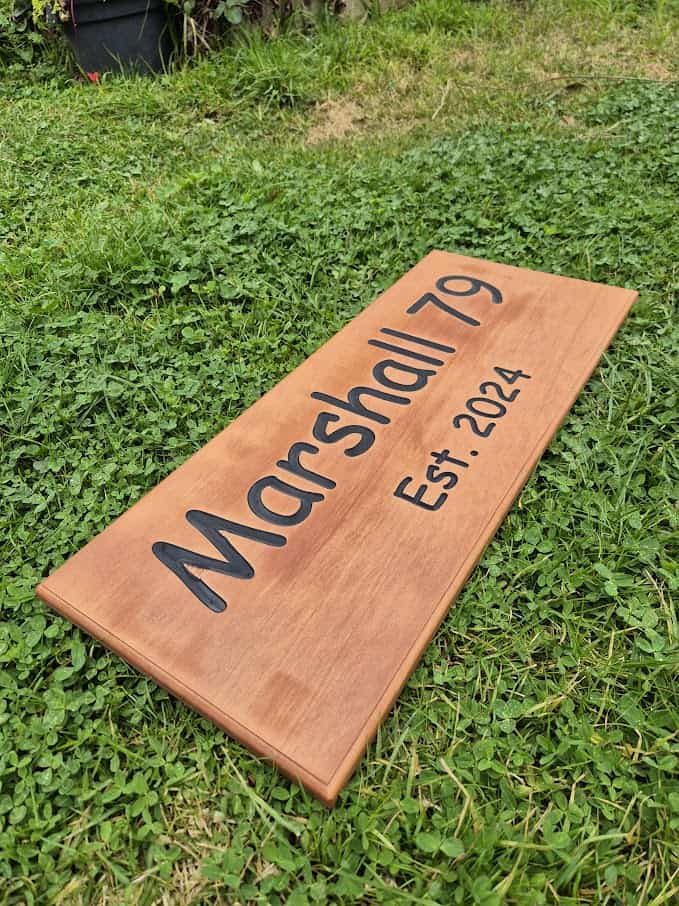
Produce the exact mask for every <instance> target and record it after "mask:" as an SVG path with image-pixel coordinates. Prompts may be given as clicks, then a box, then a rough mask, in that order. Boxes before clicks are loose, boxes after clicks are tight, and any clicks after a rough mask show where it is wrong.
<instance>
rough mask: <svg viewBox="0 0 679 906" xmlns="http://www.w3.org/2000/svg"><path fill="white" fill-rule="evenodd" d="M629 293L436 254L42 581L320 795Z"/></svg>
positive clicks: (348, 764)
mask: <svg viewBox="0 0 679 906" xmlns="http://www.w3.org/2000/svg"><path fill="white" fill-rule="evenodd" d="M479 281H484V282H483V283H479ZM437 282H438V285H437ZM428 294H430V295H428ZM635 297H636V293H634V292H632V291H630V290H624V289H617V288H612V287H606V286H601V285H596V284H592V283H586V282H583V281H578V280H571V279H567V278H564V277H557V276H552V275H548V274H542V273H536V272H532V271H527V270H522V269H518V268H514V267H510V266H506V265H499V264H492V263H489V262H486V261H479V260H476V259H472V258H465V257H461V256H457V255H452V254H448V253H446V252H432V253H431V254H429V255H428V256H427V257H426V258H425V259H424V260H423V261H421V262H420V263H419V264H418V265H417V266H416V267H415V268H413V270H411V271H410V272H409V273H407V274H406V275H405V276H404V277H402V278H401V280H399V281H398V282H397V283H396V284H395V285H394V286H393V287H392V288H391V289H389V290H387V292H385V293H384V294H383V295H382V296H381V297H380V298H379V299H378V300H377V301H376V302H374V303H373V304H372V305H370V306H369V307H368V308H367V309H366V310H365V311H364V312H363V313H362V314H360V315H359V316H358V317H357V318H355V319H354V320H353V321H352V322H351V323H350V324H349V325H347V327H345V328H344V329H343V330H342V331H340V333H338V334H337V335H336V336H335V337H333V339H331V340H330V341H329V342H328V343H327V344H326V345H325V346H323V347H322V348H321V349H320V350H319V351H318V352H316V353H315V354H314V355H312V356H311V357H310V358H309V359H308V360H307V361H305V362H304V363H303V364H302V365H301V366H300V367H299V368H297V369H296V370H295V371H294V372H293V373H292V374H290V375H289V376H288V377H287V378H285V380H283V381H281V383H280V384H278V385H277V386H276V387H275V388H274V389H273V390H271V391H270V392H269V393H267V394H266V395H265V396H264V397H263V398H262V399H261V400H259V401H258V402H257V403H256V404H255V405H253V406H251V407H250V408H249V409H248V410H247V411H245V412H244V413H243V414H242V415H241V416H240V417H239V418H238V419H237V420H236V421H235V422H233V423H232V424H231V425H230V426H229V427H228V428H226V429H225V430H224V431H222V432H221V433H219V434H218V435H217V436H216V437H215V438H214V439H213V440H212V441H211V442H210V443H208V444H207V445H206V446H205V447H204V448H203V449H201V450H200V451H199V452H198V453H196V454H195V455H194V456H193V457H192V458H191V459H190V460H188V461H187V462H186V463H185V464H184V465H183V466H181V467H180V468H178V469H177V470H176V471H175V472H173V473H172V474H171V475H169V476H168V477H167V478H166V479H165V480H164V481H163V482H161V484H159V485H158V486H157V487H156V488H154V489H153V490H152V491H151V492H150V493H148V494H147V495H146V496H145V497H144V498H142V499H141V500H140V501H139V502H138V503H137V504H136V505H135V506H133V507H132V508H131V509H130V510H129V511H128V512H127V513H125V514H124V515H123V516H121V517H120V518H119V519H118V520H117V521H116V522H114V523H113V524H112V525H111V526H110V527H109V528H107V529H106V530H105V531H104V532H102V534H100V535H99V536H98V537H96V538H95V539H94V540H93V541H91V542H90V544H88V545H87V546H86V547H85V548H83V549H82V550H81V551H80V552H79V553H77V554H75V556H73V557H72V558H71V559H70V560H68V561H67V562H66V563H65V564H64V565H63V566H62V567H60V568H59V569H58V570H57V571H56V572H55V573H54V574H53V575H51V576H50V577H49V578H48V579H47V580H46V581H44V582H43V583H42V584H41V585H40V586H39V588H38V594H39V595H40V597H41V598H43V599H44V600H45V601H46V602H47V603H48V604H50V605H51V606H52V607H54V608H55V609H56V610H57V611H59V612H60V613H61V614H63V615H64V616H66V617H68V618H69V619H71V620H72V621H73V622H74V623H77V624H78V625H79V626H81V627H82V628H83V629H85V630H86V631H87V632H89V633H91V634H92V635H93V636H95V637H96V638H98V639H100V640H101V641H102V642H104V643H105V644H106V645H108V646H109V647H110V648H112V649H113V650H114V651H116V652H118V654H120V655H121V656H122V657H124V658H125V659H126V660H127V661H129V662H130V663H132V664H133V665H134V666H136V667H137V668H139V669H140V670H142V671H144V672H145V673H147V674H149V675H150V676H152V677H153V678H154V679H155V680H156V681H157V682H158V683H159V684H161V685H162V686H164V687H166V688H167V689H169V690H170V691H171V692H173V693H174V694H175V695H177V696H178V697H180V698H181V699H183V700H184V701H185V702H186V703H187V704H189V705H190V706H192V707H193V708H195V709H196V710H198V711H199V712H201V713H202V714H204V715H205V716H207V717H209V718H211V719H212V720H213V721H214V722H215V723H216V724H217V725H219V726H220V727H222V728H223V729H224V730H226V731H227V733H229V734H230V735H231V736H232V737H234V738H236V739H238V740H240V741H241V742H242V743H244V744H245V745H246V746H248V747H250V748H251V749H253V750H254V751H255V752H257V753H259V754H260V755H262V756H264V757H265V758H267V759H270V760H271V761H272V762H274V763H275V764H276V765H277V766H278V767H279V768H280V769H281V770H282V771H283V772H284V773H285V774H286V775H288V776H289V777H292V778H294V779H297V780H299V781H301V782H302V783H303V784H305V785H306V786H307V787H308V789H310V790H311V791H312V792H313V793H314V794H315V795H316V796H318V797H319V798H320V799H321V800H322V801H323V802H325V803H326V804H332V803H333V802H334V801H335V799H336V797H337V795H338V793H339V791H340V790H341V789H342V787H343V786H344V784H345V783H346V782H347V780H348V778H349V777H350V775H351V773H352V771H353V770H354V768H355V766H356V764H357V762H358V760H359V759H360V757H361V755H362V753H363V751H364V749H365V747H366V745H367V743H368V742H369V740H370V739H371V737H372V736H373V735H374V733H375V731H376V728H377V726H378V725H379V723H380V722H381V721H382V720H383V719H384V717H385V716H386V714H387V713H388V711H389V708H390V707H391V705H392V704H393V702H394V700H395V698H396V697H397V695H398V693H399V690H400V689H401V687H402V686H403V684H404V683H405V681H406V680H407V678H408V676H409V675H410V673H411V671H412V669H413V668H414V666H415V664H416V663H417V660H418V659H419V657H420V655H421V654H422V652H423V650H424V648H425V647H426V645H427V643H428V642H429V640H430V639H431V637H432V634H433V633H434V631H435V630H436V628H437V626H438V625H439V623H440V621H441V620H442V618H443V616H444V615H445V613H446V611H447V609H448V608H449V606H450V604H451V603H452V601H453V600H454V598H455V596H456V595H457V594H458V592H459V591H460V589H461V587H462V585H463V584H464V582H465V580H466V578H467V576H468V575H469V573H470V572H471V570H472V569H473V567H474V565H475V564H476V563H477V561H478V559H479V558H480V556H481V554H482V552H483V550H484V548H485V546H486V545H487V543H488V541H489V540H490V539H491V537H492V536H493V534H494V532H495V531H496V529H497V528H498V526H499V524H500V523H501V521H502V519H503V517H504V515H505V513H506V512H507V510H508V508H509V507H510V505H511V503H512V501H513V500H514V498H515V497H516V495H517V494H518V492H519V491H520V489H521V487H522V486H523V484H524V482H525V481H526V479H527V478H528V476H529V475H530V473H531V471H532V469H533V468H534V466H535V464H536V462H537V460H538V459H539V457H540V455H541V453H542V451H543V450H544V449H545V447H546V445H547V444H548V442H549V440H550V438H551V437H552V436H553V434H554V432H555V431H556V429H557V427H558V425H559V424H560V422H561V420H562V419H563V417H564V416H565V415H566V413H567V411H568V409H569V408H570V406H571V405H572V403H573V401H574V400H575V398H576V396H577V394H578V393H579V391H580V390H581V388H582V387H583V385H584V383H585V382H586V380H587V378H588V377H589V375H590V374H591V372H592V370H593V369H594V367H595V366H596V363H597V362H598V360H599V358H600V356H601V353H602V352H603V350H604V349H605V347H606V346H607V344H608V343H609V342H610V340H611V338H612V336H613V334H614V333H615V331H616V330H617V328H618V327H619V325H620V323H621V322H622V320H623V319H624V317H625V315H626V314H627V311H628V309H629V307H630V306H631V304H632V303H633V301H634V299H635ZM409 309H410V312H409ZM385 330H386V332H385ZM403 334H408V335H409V338H406V337H404V336H402V335H403ZM371 341H372V342H371ZM376 344H377V345H376ZM389 347H391V348H389ZM453 348H454V350H455V351H454V352H452V351H450V350H451V349H453ZM385 363H387V364H385ZM493 385H495V386H493ZM357 387H364V388H368V391H367V392H366V391H362V392H359V393H358V394H354V399H353V403H352V402H351V401H350V400H349V398H348V396H347V394H348V393H349V391H351V390H352V388H357ZM514 391H518V393H515V392H514ZM312 394H315V395H314V396H312ZM380 394H381V395H380ZM357 396H358V399H356V397H357ZM361 406H363V408H361ZM351 409H353V412H352V411H349V410H351ZM323 413H326V415H323ZM341 429H344V430H341ZM333 432H334V433H333ZM476 432H478V433H476ZM301 443H303V444H305V445H310V446H304V447H294V445H295V444H301ZM291 448H292V450H293V451H297V452H300V451H301V452H300V457H299V463H300V464H298V465H297V466H296V465H295V456H294V455H293V456H289V451H290V450H291ZM286 459H287V461H288V463H289V467H288V468H286V467H285V461H286ZM451 460H456V461H457V462H451ZM277 463H283V464H284V465H283V467H281V465H277ZM290 464H291V465H290ZM290 469H292V471H290ZM428 469H429V470H430V471H429V473H428V472H427V470H428ZM295 472H296V473H297V474H295ZM281 482H286V484H281ZM187 514H188V517H187ZM220 520H227V522H224V521H220ZM227 542H228V544H230V545H231V547H229V546H228V544H227ZM220 569H221V572H220V571H216V570H220ZM508 578H510V579H511V576H510V577H508ZM451 655H452V656H453V657H454V655H455V652H454V651H451Z"/></svg>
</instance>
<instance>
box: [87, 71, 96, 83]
mask: <svg viewBox="0 0 679 906" xmlns="http://www.w3.org/2000/svg"><path fill="white" fill-rule="evenodd" d="M87 78H88V79H89V80H90V82H94V83H95V85H96V84H97V83H98V82H99V73H98V72H88V73H87Z"/></svg>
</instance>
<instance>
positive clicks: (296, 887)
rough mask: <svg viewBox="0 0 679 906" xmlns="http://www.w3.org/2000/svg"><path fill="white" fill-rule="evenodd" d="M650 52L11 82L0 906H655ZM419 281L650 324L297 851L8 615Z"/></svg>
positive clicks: (548, 457)
mask: <svg viewBox="0 0 679 906" xmlns="http://www.w3.org/2000/svg"><path fill="white" fill-rule="evenodd" d="M678 16H679V9H678V7H677V5H676V4H673V3H643V4H642V3H638V4H633V3H630V2H597V0H582V2H578V3H576V2H570V3H567V2H558V3H557V2H554V3H547V2H543V3H538V2H536V3H533V4H513V5H512V4H500V3H495V4H492V5H488V4H485V3H471V2H470V3H464V2H457V0H451V2H448V0H422V2H420V3H417V4H415V5H414V6H412V7H410V8H408V9H407V10H406V11H404V12H401V13H394V14H390V15H386V16H383V17H379V18H376V19H373V20H371V21H369V22H368V23H366V24H364V25H347V26H344V27H335V26H328V27H325V28H323V29H321V30H320V31H319V32H317V33H307V34H295V33H290V34H286V35H283V36H282V37H280V38H278V39H276V40H275V41H273V42H272V43H270V44H265V43H263V42H261V41H260V40H258V39H256V38H250V39H249V40H247V41H245V42H242V43H239V44H238V45H236V46H234V47H230V48H227V49H225V50H224V51H223V52H222V53H220V54H217V55H215V56H213V57H211V58H210V59H208V60H206V61H203V62H200V63H198V64H197V65H195V66H192V67H190V68H187V69H185V70H183V71H179V72H176V73H174V74H171V75H168V76H165V77H163V78H161V79H159V80H157V81H155V82H154V81H144V80H131V81H124V80H117V79H112V80H110V81H105V82H104V84H102V85H101V86H98V87H95V86H89V85H80V84H78V83H77V82H73V81H72V80H70V79H69V78H67V77H66V76H64V75H63V74H61V73H59V72H58V71H56V70H49V69H48V70H47V71H45V70H44V69H41V70H38V71H36V73H34V74H33V75H31V73H27V72H25V71H23V72H19V71H17V70H8V71H6V72H5V74H4V76H3V77H2V78H1V79H0V141H1V143H2V144H1V147H0V210H1V211H2V220H1V221H0V231H1V234H2V236H1V238H2V239H3V241H4V245H2V246H0V286H2V291H3V297H2V299H3V304H2V309H1V310H0V343H1V344H2V357H1V359H0V381H1V386H2V392H1V396H0V399H1V401H2V416H1V422H0V428H1V432H2V434H1V443H2V447H1V456H0V483H1V487H2V499H3V508H2V511H1V512H0V528H1V532H0V538H1V543H2V563H3V570H2V577H1V578H0V594H1V600H2V622H1V623H0V904H3V906H4V904H20V903H21V904H23V903H28V904H32V903H35V904H40V906H42V904H58V903H60V904H71V903H72V904H80V903H83V904H119V903H125V904H127V903H134V904H152V903H154V904H155V903H158V904H161V903H162V904H165V903H168V904H173V906H174V904H184V903H186V904H189V903H190V904H194V903H205V904H208V903H210V904H213V903H217V902H221V903H229V904H231V903H234V904H235V903H263V904H269V903H270V904H278V903H289V904H291V906H295V904H298V906H299V904H305V903H310V904H311V903H326V902H331V903H362V904H363V903H367V904H369V903H381V902H384V903H416V904H451V903H453V904H455V903H462V904H466V903H473V904H480V906H492V904H499V903H508V904H526V906H534V904H541V903H547V904H552V903H555V904H562V906H566V904H579V903H588V904H589V903H592V904H599V903H603V904H618V903H620V904H626V906H661V904H671V903H673V902H677V899H678V898H679V757H678V756H677V752H679V701H678V697H677V692H678V685H679V684H678V683H677V667H678V666H679V646H678V640H679V624H678V622H677V615H676V611H675V609H674V605H673V602H672V595H673V593H676V587H677V564H676V553H677V540H678V535H677V522H678V520H677V508H676V503H677V473H678V470H677V453H676V446H673V444H674V443H675V442H676V436H677V431H676V428H677V385H678V380H677V377H678V373H677V365H676V349H677V346H678V343H679V331H678V330H677V326H676V304H677V296H678V293H679V267H678V265H677V261H678V260H679V234H678V231H677V222H678V221H679V202H678V198H679V89H678V87H677V83H676V78H677V61H678V59H679V54H677V33H678V32H679V29H677V27H676V25H677V22H678V21H679V19H678V18H677V17H678ZM600 76H604V77H606V78H603V79H602V78H599V77H600ZM321 104H322V105H323V106H319V105H321ZM338 110H339V111H340V112H344V113H347V111H348V112H349V113H348V121H349V125H348V127H347V129H346V131H345V129H344V127H342V128H341V129H336V124H335V121H334V120H333V118H332V117H333V115H334V112H335V111H338ZM345 125H346V123H345ZM326 127H327V129H326ZM319 129H320V131H319ZM324 129H326V131H325V132H324V131H323V130H324ZM333 130H335V131H337V132H338V134H339V135H340V137H339V138H337V139H336V140H327V141H320V142H319V141H318V140H317V139H318V137H319V135H320V137H321V138H322V137H323V135H325V136H326V138H327V137H328V136H331V135H332V134H333ZM342 135H343V137H341V136H342ZM314 136H315V139H314V141H311V139H312V138H313V137H314ZM307 138H308V139H310V140H309V141H307ZM435 247H438V248H447V249H450V250H452V251H458V252H461V253H465V254H471V255H477V256H482V257H488V258H491V259H495V260H498V261H504V262H509V263H512V264H516V265H521V266H526V267H533V268H537V269H542V270H548V271H552V272H555V273H563V274H568V275H570V276H575V277H581V278H585V279H592V280H598V281H602V282H606V283H613V284H618V285H625V286H630V287H634V288H637V289H639V290H640V293H641V295H640V300H639V302H638V304H637V305H636V306H635V308H634V310H633V312H632V314H631V315H630V318H629V320H628V322H627V323H626V324H625V326H624V327H623V328H622V330H621V332H620V334H619V336H618V338H617V339H616V340H615V342H614V344H613V346H612V348H611V349H610V351H609V352H608V353H607V354H606V356H605V357H604V359H603V361H602V364H601V367H600V368H599V369H598V370H597V372H596V373H595V375H594V377H593V378H592V380H591V381H590V382H589V384H588V385H587V388H586V389H585V391H584V392H583V394H582V395H581V397H580V399H579V400H578V402H577V403H576V405H575V407H574V409H573V412H572V414H571V416H570V417H569V418H568V420H567V421H566V423H565V424H564V426H563V428H562V429H561V431H560V432H559V434H558V436H557V438H556V440H555V441H554V442H553V443H552V445H551V447H550V449H549V451H548V452H547V453H546V454H545V456H544V457H543V459H542V461H541V463H540V465H539V467H538V469H537V471H536V473H535V475H534V476H533V478H532V479H531V481H530V482H529V483H528V485H527V487H526V489H525V490H524V492H523V494H522V496H521V498H520V500H519V501H518V502H517V504H516V505H515V506H514V508H513V510H512V511H511V513H510V515H509V517H508V518H507V520H506V522H505V523H504V525H503V527H502V529H501V530H500V532H499V533H498V536H497V537H496V539H495V540H494V541H493V542H492V543H491V545H490V547H489V548H488V551H487V552H486V555H485V557H484V559H483V561H482V563H481V565H480V567H479V568H478V569H477V570H476V572H475V573H474V576H473V577H472V579H471V580H470V581H469V583H468V584H467V587H466V588H465V590H464V592H463V593H462V595H461V596H460V598H459V600H458V602H457V604H456V606H455V607H454V609H453V610H452V611H451V612H450V614H449V616H448V617H447V619H446V620H445V621H444V623H443V625H442V627H441V629H440V630H439V632H438V634H437V636H436V638H435V640H434V642H433V643H432V645H431V646H430V647H429V649H428V651H427V653H426V655H425V657H424V659H423V661H422V663H421V665H420V666H419V667H418V669H417V670H416V672H415V673H414V675H413V677H412V679H411V681H410V683H409V684H408V686H407V687H406V689H405V690H404V692H403V693H402V695H401V696H400V698H399V702H398V704H397V706H396V708H395V709H394V711H393V713H392V714H391V716H390V717H389V719H388V720H387V721H386V723H385V724H384V726H383V727H382V729H381V730H380V733H379V735H378V738H377V740H376V741H375V743H374V744H373V745H372V746H371V747H370V749H369V751H368V753H367V755H366V757H365V758H364V759H363V761H362V762H361V766H360V768H359V770H358V772H357V774H356V775H355V777H354V778H353V780H352V781H351V782H350V784H349V786H348V787H347V789H346V791H345V792H344V793H343V794H342V795H341V797H340V800H339V803H338V805H337V807H336V808H335V809H334V810H333V811H332V812H328V811H326V810H325V809H324V808H323V807H322V806H320V805H319V804H318V803H317V802H315V801H314V800H312V799H311V797H310V796H309V795H308V794H306V793H305V792H304V791H303V790H301V789H299V788H298V787H296V786H294V785H292V784H289V783H288V782H286V781H284V780H282V779H281V778H280V777H279V776H277V775H276V773H275V772H274V771H273V770H271V769H270V768H269V767H267V766H266V765H265V764H263V763H262V762H260V761H259V760H258V759H257V758H255V757H253V756H251V755H250V754H248V752H247V751H245V750H244V749H242V748H241V747H240V746H238V745H237V744H235V743H234V742H232V741H230V740H228V739H227V738H226V737H225V736H224V734H222V733H221V732H219V731H218V730H216V729H215V727H213V726H212V725H211V724H209V723H208V722H206V721H204V720H202V719H200V718H199V717H197V716H196V715H195V714H193V713H192V712H190V711H188V709H186V708H185V707H184V706H183V705H181V704H180V703H179V702H177V701H175V700H173V699H171V698H170V697H169V696H168V695H167V694H165V693H164V692H162V691H161V690H160V689H158V688H157V687H156V686H155V685H154V684H153V683H152V682H150V681H148V680H146V679H145V678H143V677H142V676H140V675H139V674H138V673H136V672H135V671H134V670H133V669H131V668H130V667H128V666H127V665H126V664H125V663H124V662H123V661H121V660H120V659H119V658H117V657H114V656H113V655H110V654H108V653H107V652H106V651H105V650H104V649H103V648H102V647H101V646H100V645H98V644H97V643H95V642H93V641H92V640H91V639H90V638H88V637H86V636H85V635H83V634H81V633H80V632H79V631H78V630H76V629H75V628H73V627H72V626H71V625H70V624H68V623H67V622H66V621H64V620H62V619H60V618H58V617H56V616H55V615H53V614H52V613H51V612H49V611H48V610H47V609H46V608H45V607H44V606H43V605H42V604H41V603H40V602H38V601H37V600H36V599H35V597H34V593H33V589H34V586H35V584H36V583H37V582H38V580H39V579H40V578H42V577H43V576H44V575H45V574H46V573H47V572H49V571H50V570H51V569H52V568H54V567H55V566H57V565H58V564H59V563H61V562H62V561H63V560H64V559H65V558H67V557H68V556H69V555H70V554H72V553H73V552H75V551H76V550H77V549H78V548H79V547H80V546H81V545H82V544H84V543H85V542H86V541H87V540H88V539H89V538H91V537H92V535H93V534H94V533H95V532H97V531H98V530H100V529H102V528H104V527H105V526H106V525H107V524H109V523H110V521H111V520H112V519H113V518H114V517H115V516H117V515H118V514H120V513H122V512H123V511H124V510H125V509H126V508H127V507H128V506H129V505H130V504H132V503H133V502H134V501H135V500H137V499H138V498H139V497H140V495H141V494H142V493H144V491H145V490H147V489H148V488H150V487H152V486H153V485H154V484H156V483H157V482H158V481H159V480H160V479H161V478H162V477H163V476H164V475H166V474H167V473H168V472H169V471H170V470H171V469H173V468H174V467H176V466H177V465H178V464H179V463H181V462H182V461H184V460H185V459H186V457H187V456H189V455H190V454H191V453H192V452H193V451H194V450H196V449H197V448H199V447H200V446H201V445H202V444H204V443H205V442H206V441H207V440H208V439H209V438H211V437H212V436H213V435H214V434H215V433H216V432H217V431H218V430H220V429H221V428H222V427H224V426H225V425H226V424H227V423H228V422H229V421H230V420H231V419H232V418H234V417H235V416H236V415H237V414H238V413H239V412H241V411H242V410H243V409H244V408H245V407H246V406H248V405H249V404H251V403H252V402H253V401H254V400H256V399H257V398H258V397H259V396H260V395H261V394H262V393H263V392H264V391H265V390H267V389H268V388H269V387H271V386H272V385H273V384H275V383H276V382H277V381H278V380H280V378H281V377H283V376H284V375H285V374H287V373H288V372H289V371H290V370H291V369H292V368H293V367H295V365H297V364H298V363H299V362H300V361H302V360H303V359H304V358H305V357H306V356H307V355H308V354H309V353H310V352H311V351H312V350H314V349H315V348H316V347H317V346H318V345H319V344H321V343H322V342H324V341H325V340H326V339H327V338H328V337H329V336H331V335H332V334H333V333H334V332H336V331H337V330H338V329H339V328H340V327H341V326H342V325H343V324H344V323H346V322H347V321H348V320H349V319H350V318H351V317H352V316H353V315H355V314H356V313H357V312H358V311H360V310H361V309H362V308H363V307H364V306H365V305H367V304H368V303H369V302H370V301H371V300H372V299H373V298H374V297H375V296H376V295H377V293H378V292H379V291H380V290H381V289H382V288H384V287H386V286H387V285H389V284H390V283H391V282H392V281H393V280H394V279H395V278H396V277H397V276H399V275H400V274H401V273H402V272H403V271H405V270H406V269H407V268H409V267H410V266H412V265H413V264H414V263H415V262H416V261H417V260H418V259H419V258H420V257H421V256H422V255H423V254H424V253H425V252H427V251H428V250H429V249H431V248H435Z"/></svg>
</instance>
